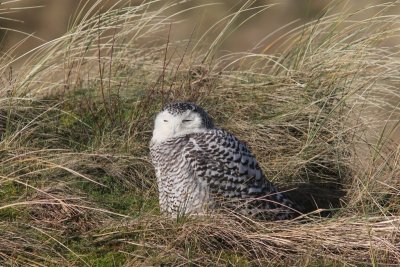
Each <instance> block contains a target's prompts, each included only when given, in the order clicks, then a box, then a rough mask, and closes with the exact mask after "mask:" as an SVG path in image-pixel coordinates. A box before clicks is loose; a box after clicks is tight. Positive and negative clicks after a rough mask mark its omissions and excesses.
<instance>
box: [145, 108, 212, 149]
mask: <svg viewBox="0 0 400 267" xmlns="http://www.w3.org/2000/svg"><path fill="white" fill-rule="evenodd" d="M213 127H214V124H213V122H212V119H211V117H210V116H209V115H208V114H207V112H205V111H204V110H203V109H202V108H201V107H199V106H197V105H195V104H192V103H187V102H175V103H171V104H168V105H166V106H165V107H164V108H163V109H162V110H161V111H160V113H158V114H157V116H156V119H155V122H154V130H153V137H152V139H151V142H152V143H155V144H156V143H161V142H163V141H165V140H167V139H169V138H172V137H178V136H183V135H186V134H190V133H196V132H202V131H205V130H207V129H211V128H213Z"/></svg>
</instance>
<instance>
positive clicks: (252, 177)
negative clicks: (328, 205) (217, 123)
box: [150, 102, 295, 220]
mask: <svg viewBox="0 0 400 267" xmlns="http://www.w3.org/2000/svg"><path fill="white" fill-rule="evenodd" d="M150 152H151V158H152V162H153V165H154V167H155V169H156V175H157V183H158V189H159V199H160V208H161V210H162V211H163V212H166V213H168V214H170V215H172V216H177V215H178V214H180V213H185V214H203V213H206V212H208V211H209V210H212V209H215V208H218V207H224V208H229V209H233V210H236V211H238V212H241V213H244V214H247V215H251V216H255V217H257V218H262V219H273V220H274V219H288V218H292V217H293V216H294V215H295V212H294V209H293V206H294V204H293V203H292V202H291V201H290V200H289V199H288V198H287V197H285V196H284V195H283V194H280V193H278V192H277V191H276V189H275V187H274V186H273V185H272V184H271V183H270V182H269V181H268V180H267V179H266V178H265V176H264V174H263V172H262V170H261V169H260V167H259V165H258V163H257V160H256V159H255V157H254V156H253V155H252V154H251V152H250V151H249V150H248V148H247V147H246V145H245V144H244V143H242V142H241V141H240V140H238V139H237V138H236V137H235V136H233V135H232V134H230V133H229V132H227V131H224V130H222V129H218V128H215V127H214V126H213V124H212V120H211V118H210V117H209V116H208V114H207V113H206V112H205V111H204V110H203V109H201V108H200V107H198V106H196V105H194V104H190V103H184V102H183V103H175V104H170V105H168V106H166V107H165V108H164V109H163V110H162V111H161V112H160V113H159V114H158V115H157V117H156V119H155V124H154V131H153V137H152V139H151V143H150Z"/></svg>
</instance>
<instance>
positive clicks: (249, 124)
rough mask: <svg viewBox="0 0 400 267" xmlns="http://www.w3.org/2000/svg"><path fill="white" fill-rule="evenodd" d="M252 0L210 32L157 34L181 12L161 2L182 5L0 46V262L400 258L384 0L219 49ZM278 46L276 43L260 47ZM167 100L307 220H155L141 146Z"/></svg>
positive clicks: (132, 9) (89, 21)
mask: <svg viewBox="0 0 400 267" xmlns="http://www.w3.org/2000/svg"><path fill="white" fill-rule="evenodd" d="M101 4H102V1H98V2H97V3H96V5H99V6H100V5H101ZM117 4H118V5H119V4H121V3H117ZM252 4H253V1H247V2H246V3H244V5H243V6H242V7H241V8H240V9H239V10H238V11H237V12H236V13H235V12H234V13H232V15H230V16H229V17H227V18H225V19H224V20H221V22H225V24H223V23H221V24H220V25H216V29H218V27H221V28H220V29H221V34H220V35H219V36H218V38H217V39H215V41H212V42H207V41H206V38H205V39H203V40H202V41H200V42H197V41H196V39H195V37H194V36H196V35H195V34H193V35H192V36H191V37H190V39H188V40H186V41H182V42H172V41H171V40H170V38H169V36H170V35H171V32H172V31H173V30H174V24H175V23H190V21H186V22H179V21H177V20H176V16H177V14H176V13H173V12H172V13H171V12H170V10H172V9H174V8H176V6H179V3H178V2H171V3H169V4H165V3H162V2H161V1H147V2H144V3H142V4H141V5H138V6H130V5H126V6H125V7H122V8H111V9H110V10H108V11H105V12H104V13H102V14H95V12H94V10H96V7H95V6H93V7H92V9H89V11H87V13H77V14H76V15H75V17H76V21H77V22H74V23H71V28H70V30H69V31H68V32H67V33H66V34H65V35H64V36H62V37H60V38H58V39H56V40H52V41H49V42H46V43H44V44H43V45H41V46H39V47H37V48H36V49H34V50H32V51H30V52H29V53H28V54H25V55H21V57H18V58H13V59H10V58H9V57H7V56H3V57H2V58H1V64H0V72H1V85H2V90H1V99H0V101H1V107H0V114H1V116H0V118H1V120H0V121H1V134H2V137H1V142H0V151H1V152H0V160H1V169H0V218H1V223H0V235H1V238H0V262H1V264H2V265H11V266H14V265H15V266H49V265H55V266H56V265H64V266H76V265H78V266H81V265H82V266H85V265H86V266H92V265H93V266H120V265H126V266H132V265H138V266H143V265H161V264H166V265H173V266H179V265H199V266H204V265H243V266H250V265H262V266H264V265H300V266H308V265H384V264H388V265H390V264H392V265H396V264H399V263H400V247H399V244H400V236H399V225H400V214H399V207H400V201H399V199H400V198H399V189H398V188H399V186H400V184H399V181H400V180H399V174H400V169H399V143H398V140H397V141H396V140H395V139H394V138H392V137H394V133H395V132H396V131H398V123H399V107H398V103H400V101H399V100H400V96H399V93H398V92H397V91H398V90H397V88H398V86H399V77H400V75H399V70H400V60H399V50H398V49H399V46H398V45H390V46H388V44H391V43H392V42H395V41H396V40H398V39H396V38H398V32H399V29H400V28H399V25H398V24H399V17H398V16H396V15H388V14H387V13H386V12H387V11H389V10H390V7H391V6H392V5H397V2H394V3H392V2H391V3H387V4H382V5H377V6H374V7H371V8H369V9H367V10H360V11H357V12H356V13H341V14H332V13H331V11H330V9H329V7H327V10H326V14H325V15H323V16H321V18H319V19H317V20H315V21H313V22H311V23H309V24H306V25H303V26H301V27H299V28H296V29H293V30H291V31H289V32H287V33H286V34H282V35H281V37H278V38H276V37H275V39H269V38H265V39H264V40H263V41H262V42H260V43H259V44H258V45H257V46H256V47H255V48H254V49H252V50H250V51H248V52H243V53H236V54H221V53H219V51H218V47H219V45H220V43H221V42H223V41H224V40H225V39H226V36H227V35H228V34H231V29H234V28H235V26H237V25H240V24H241V21H240V20H239V19H241V16H239V14H240V13H241V12H245V11H246V10H248V9H254V7H253V6H252ZM197 8H205V7H197ZM266 8H267V6H263V7H259V8H257V9H254V10H256V11H261V10H264V9H266ZM371 10H372V13H373V14H374V15H371ZM182 12H185V10H183V11H182ZM366 14H367V15H368V16H367V15H366ZM233 34H234V33H233ZM200 36H201V35H200ZM273 40H275V41H273ZM273 42H275V44H274V45H277V44H279V46H280V51H281V53H280V54H274V55H271V54H268V53H267V52H268V49H269V48H270V47H271V45H272V44H273ZM19 60H24V62H25V63H24V65H23V67H21V69H19V70H18V71H16V70H13V69H12V65H13V64H14V63H15V62H16V61H19ZM174 99H184V100H190V101H195V102H197V103H199V104H200V105H202V106H204V107H205V109H206V110H208V111H209V112H210V114H211V115H212V116H213V117H214V118H215V120H216V123H217V124H218V125H220V126H222V127H224V128H227V129H229V130H230V131H232V132H233V133H235V134H236V135H237V136H239V137H240V138H241V139H242V140H244V141H245V142H246V143H248V145H249V146H250V147H251V149H252V150H253V151H254V153H255V154H256V156H257V158H258V159H259V161H260V164H261V165H262V167H263V169H264V170H265V172H266V174H267V176H268V177H269V178H270V179H271V180H273V181H274V183H276V184H278V186H279V188H282V189H283V190H287V194H289V195H290V196H291V197H292V198H293V199H294V200H295V201H296V202H298V203H300V204H301V205H302V206H303V212H304V215H303V216H301V218H298V219H296V220H293V221H288V222H279V223H276V222H260V221H253V220H251V219H249V218H245V217H238V216H237V215H234V214H231V215H229V214H228V215H227V214H225V215H215V216H210V217H204V218H179V219H178V220H177V221H172V220H170V219H168V218H166V217H164V216H162V215H160V214H159V211H158V204H157V190H156V187H155V180H154V173H153V169H152V166H151V164H150V162H149V160H148V147H147V146H148V141H149V138H150V135H151V127H152V119H153V116H154V114H155V113H156V112H157V111H158V110H159V108H160V107H161V106H162V105H163V104H164V103H166V102H168V101H171V100H174Z"/></svg>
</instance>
